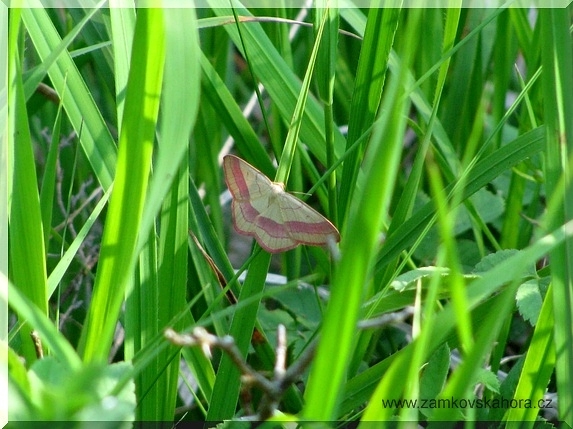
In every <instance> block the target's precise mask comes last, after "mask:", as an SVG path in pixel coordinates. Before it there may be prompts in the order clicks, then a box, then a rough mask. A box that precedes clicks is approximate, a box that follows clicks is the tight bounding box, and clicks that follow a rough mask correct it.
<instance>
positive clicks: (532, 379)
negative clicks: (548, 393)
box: [505, 285, 555, 428]
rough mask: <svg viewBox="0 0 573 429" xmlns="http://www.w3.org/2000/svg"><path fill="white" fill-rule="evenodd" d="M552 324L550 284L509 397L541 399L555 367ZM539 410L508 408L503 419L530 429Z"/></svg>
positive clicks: (537, 408) (532, 408) (535, 408)
mask: <svg viewBox="0 0 573 429" xmlns="http://www.w3.org/2000/svg"><path fill="white" fill-rule="evenodd" d="M554 324H555V322H554V320H553V286H551V285H550V286H549V289H548V290H547V294H546V295H545V300H544V301H543V306H542V307H541V312H540V313H539V318H538V320H537V324H536V325H535V331H534V332H533V336H532V338H531V343H530V345H529V348H528V350H527V354H526V356H525V362H524V363H523V367H522V369H521V375H520V377H519V382H518V384H517V388H516V389H515V393H514V395H513V398H515V399H516V400H518V401H519V400H520V399H521V400H524V399H527V398H529V399H531V400H539V399H541V398H543V393H544V392H545V390H546V389H547V384H548V383H549V378H550V377H551V373H552V372H553V369H554V365H555V346H554V343H553V342H554V336H553V329H554V328H553V326H554ZM537 405H539V403H538V404H537ZM539 411H540V407H511V408H509V409H508V410H507V415H506V418H505V420H507V421H508V422H523V425H522V427H523V428H527V427H530V428H531V427H533V425H534V422H535V419H536V417H537V414H538V413H539Z"/></svg>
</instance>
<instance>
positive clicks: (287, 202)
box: [223, 155, 340, 253]
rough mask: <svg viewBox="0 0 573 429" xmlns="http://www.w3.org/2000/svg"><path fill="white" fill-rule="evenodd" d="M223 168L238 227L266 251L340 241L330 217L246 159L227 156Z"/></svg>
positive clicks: (239, 230)
mask: <svg viewBox="0 0 573 429" xmlns="http://www.w3.org/2000/svg"><path fill="white" fill-rule="evenodd" d="M223 169H224V173H225V182H226V183H227V187H228V188H229V191H230V192H231V195H232V197H233V202H232V205H231V208H232V212H233V224H234V226H235V230H236V231H237V232H238V233H240V234H243V235H247V236H250V237H254V238H255V240H257V243H259V244H260V246H261V247H262V248H263V249H265V250H266V251H267V252H270V253H279V252H285V251H287V250H290V249H293V248H295V247H297V246H298V245H300V244H307V245H310V246H322V245H325V244H327V243H328V242H329V241H330V240H334V241H336V242H337V241H339V240H340V234H339V233H338V230H337V229H336V227H335V226H334V225H333V224H332V223H331V222H330V221H329V220H328V219H326V218H325V217H324V216H322V215H321V214H320V213H318V212H317V211H316V210H314V209H313V208H311V207H310V206H309V205H307V204H306V203H304V202H302V201H301V200H299V199H298V198H296V197H294V196H292V195H291V194H289V193H287V192H285V189H284V185H283V184H282V183H276V182H272V181H270V180H269V179H268V178H267V177H266V176H265V175H264V174H263V173H261V172H260V171H259V170H257V169H256V168H255V167H253V166H252V165H250V164H249V163H247V162H246V161H243V160H242V159H241V158H238V157H236V156H234V155H227V156H225V157H224V158H223Z"/></svg>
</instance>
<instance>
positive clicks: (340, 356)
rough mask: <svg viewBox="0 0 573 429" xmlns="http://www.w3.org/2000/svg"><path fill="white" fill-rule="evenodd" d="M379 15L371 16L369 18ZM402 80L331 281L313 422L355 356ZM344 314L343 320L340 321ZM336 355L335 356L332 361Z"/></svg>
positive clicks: (327, 408)
mask: <svg viewBox="0 0 573 429" xmlns="http://www.w3.org/2000/svg"><path fill="white" fill-rule="evenodd" d="M375 17H376V15H373V17H372V18H371V19H375ZM399 76H400V77H403V76H402V75H399ZM399 82H400V78H398V79H397V80H396V81H394V82H393V85H392V86H391V87H390V88H389V89H388V93H387V94H386V98H385V100H384V102H383V104H382V106H380V109H379V112H384V113H380V114H381V115H385V118H386V119H385V120H384V121H381V122H380V123H379V124H377V126H376V127H375V130H374V132H373V135H372V137H371V140H370V142H369V147H368V151H367V153H366V155H365V159H364V164H363V171H364V177H363V181H362V182H361V186H359V187H357V191H356V192H355V193H354V195H353V199H352V203H351V207H352V209H351V211H350V213H349V217H348V225H347V227H345V229H344V232H345V234H343V236H342V241H341V244H340V248H341V254H342V257H341V260H340V262H339V264H338V266H337V268H336V271H335V275H334V278H333V283H332V290H331V298H330V302H329V304H328V307H327V310H326V314H325V316H324V323H323V329H322V334H321V341H320V344H319V346H318V349H317V353H316V357H315V360H314V362H313V366H312V368H311V372H310V376H309V381H308V386H307V390H306V392H305V399H306V405H305V408H304V410H303V414H304V416H305V418H308V419H311V420H332V419H334V418H336V417H337V409H336V406H337V402H338V400H339V395H340V389H341V385H342V383H343V382H344V379H345V377H346V370H347V368H348V364H349V361H350V357H351V355H352V353H353V344H354V342H355V335H356V331H355V329H356V322H357V319H358V315H359V312H360V305H361V299H362V296H363V294H364V291H365V289H366V283H367V273H368V271H369V266H370V264H371V263H373V260H374V258H375V255H376V253H375V250H376V248H377V246H378V240H377V237H378V233H379V231H380V229H381V226H382V221H383V219H384V217H385V216H386V213H387V210H388V204H389V202H390V197H391V192H392V189H393V187H394V181H395V179H396V173H397V170H398V165H399V162H398V160H399V156H400V150H401V146H402V139H403V136H404V134H403V133H404V125H405V112H406V109H407V103H406V102H405V98H404V97H403V96H402V94H401V92H400V90H399V88H400V86H399V85H400V84H399ZM382 136H384V138H382ZM341 314H344V317H340V315H341ZM332 356H337V359H336V360H335V361H334V362H333V360H332ZM327 361H328V364H327V363H326V362H327ZM325 392H328V394H327V395H325Z"/></svg>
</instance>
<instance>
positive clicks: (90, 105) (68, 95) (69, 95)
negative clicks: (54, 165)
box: [22, 8, 116, 189]
mask: <svg viewBox="0 0 573 429" xmlns="http://www.w3.org/2000/svg"><path fill="white" fill-rule="evenodd" d="M22 18H23V20H24V23H25V24H26V29H27V30H28V33H29V34H30V37H31V38H32V41H33V43H34V47H35V49H36V51H37V52H38V54H39V55H40V57H41V58H42V59H46V58H47V57H48V56H49V55H50V53H51V52H52V51H53V50H54V49H57V47H58V46H59V45H60V43H61V38H60V36H59V35H58V33H57V31H56V29H55V28H54V25H53V24H52V22H51V21H50V19H49V17H48V15H47V12H46V10H45V9H41V8H35V9H23V11H22ZM48 75H49V76H50V79H51V81H52V83H53V85H54V89H55V90H56V91H57V92H58V94H59V96H60V97H62V96H63V99H62V102H63V105H64V108H65V110H66V114H67V116H68V118H69V119H70V121H71V123H72V125H73V126H74V129H75V130H76V132H77V133H78V134H79V135H80V137H81V140H80V141H81V144H82V148H83V149H84V152H85V153H86V156H87V158H88V160H89V162H90V164H91V165H92V168H93V170H94V173H95V174H96V177H97V178H98V180H99V182H100V184H101V185H102V187H103V188H104V189H107V188H109V186H110V185H111V182H112V180H113V176H114V172H115V162H116V147H115V143H114V141H113V139H112V137H111V134H110V132H109V129H108V128H107V126H106V124H105V123H104V120H103V118H102V116H101V114H100V112H99V110H98V108H97V106H96V105H95V103H94V100H93V98H92V96H91V94H90V92H89V90H88V88H87V86H86V84H85V82H84V81H83V79H82V77H81V75H80V73H79V71H78V69H77V67H76V65H75V63H74V62H73V60H72V59H71V57H70V54H69V53H68V52H67V51H63V52H62V54H61V55H60V57H59V58H58V59H57V60H56V62H55V64H54V65H53V66H52V67H51V68H50V69H49V70H48ZM80 130H81V133H80Z"/></svg>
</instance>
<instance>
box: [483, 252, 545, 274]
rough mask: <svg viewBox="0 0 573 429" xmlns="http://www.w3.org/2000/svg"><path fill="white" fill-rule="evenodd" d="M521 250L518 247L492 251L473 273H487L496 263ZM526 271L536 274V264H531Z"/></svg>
mask: <svg viewBox="0 0 573 429" xmlns="http://www.w3.org/2000/svg"><path fill="white" fill-rule="evenodd" d="M519 252H520V251H519V250H516V249H506V250H500V251H498V252H495V253H491V254H489V255H487V256H486V257H484V258H483V259H482V260H481V261H480V262H479V263H478V264H477V265H476V266H475V268H474V269H473V271H472V272H473V273H475V274H478V273H480V274H481V273H486V272H487V271H489V270H491V269H492V268H493V267H495V266H496V265H499V264H500V263H501V262H503V261H505V260H506V259H509V258H511V257H512V256H514V255H515V254H517V253H519ZM528 268H529V269H528V270H527V272H526V273H525V275H532V276H533V275H536V271H535V266H534V265H533V264H531V265H530V266H529V267H528Z"/></svg>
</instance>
